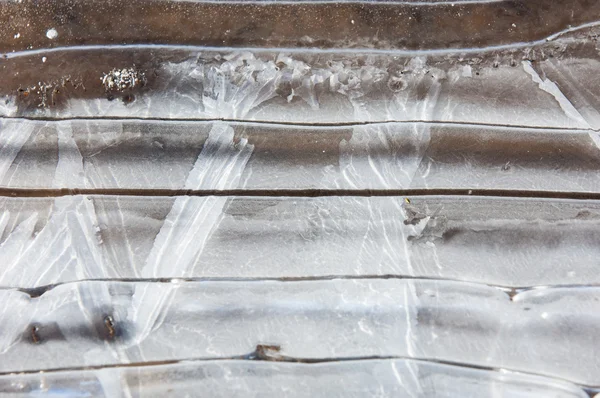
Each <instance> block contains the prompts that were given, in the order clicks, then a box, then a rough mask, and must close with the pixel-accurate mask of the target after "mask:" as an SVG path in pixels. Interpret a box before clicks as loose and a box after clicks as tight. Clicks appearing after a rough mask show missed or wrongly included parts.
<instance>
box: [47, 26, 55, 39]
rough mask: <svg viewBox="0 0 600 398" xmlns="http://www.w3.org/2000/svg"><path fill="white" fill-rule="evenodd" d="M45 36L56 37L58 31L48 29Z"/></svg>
mask: <svg viewBox="0 0 600 398" xmlns="http://www.w3.org/2000/svg"><path fill="white" fill-rule="evenodd" d="M46 37H47V38H49V39H50V40H52V39H56V38H57V37H58V32H57V31H56V29H54V28H51V29H48V31H47V32H46Z"/></svg>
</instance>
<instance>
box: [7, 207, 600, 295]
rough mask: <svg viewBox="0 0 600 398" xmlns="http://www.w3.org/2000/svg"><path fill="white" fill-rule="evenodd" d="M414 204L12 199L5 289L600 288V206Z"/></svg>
mask: <svg viewBox="0 0 600 398" xmlns="http://www.w3.org/2000/svg"><path fill="white" fill-rule="evenodd" d="M409 200H410V204H408V203H406V201H405V199H404V198H401V197H383V198H366V197H335V196H334V197H322V198H302V197H297V198H290V197H287V198H286V197H215V196H210V197H186V196H181V197H177V198H166V197H123V196H120V197H114V196H100V195H98V196H72V197H59V198H56V199H51V198H48V199H41V198H38V199H36V198H29V199H26V198H14V199H10V198H4V199H2V202H0V203H2V206H3V208H4V209H5V212H4V213H3V215H2V218H0V229H1V230H2V231H3V233H2V235H1V237H2V238H1V242H2V243H1V244H0V255H1V256H2V258H3V259H4V261H3V264H2V267H0V285H2V286H12V287H23V288H35V287H39V286H44V285H50V284H55V283H60V282H67V281H76V280H79V279H106V278H108V279H118V278H127V279H130V278H204V277H210V278H282V277H286V278H298V277H300V278H310V277H324V276H346V277H352V276H356V277H361V276H386V275H393V276H408V277H427V278H442V279H455V280H461V281H470V282H481V283H487V284H491V285H500V286H506V287H523V286H543V285H585V284H598V283H600V277H599V275H598V272H597V264H598V261H597V259H598V256H599V255H600V253H599V252H598V245H597V241H598V239H599V236H598V233H599V231H600V228H599V226H600V225H599V223H600V204H599V203H598V202H597V201H573V200H539V199H510V198H507V199H500V198H477V197H471V198H469V197H411V198H410V199H409ZM257 248H260V250H258V249H257Z"/></svg>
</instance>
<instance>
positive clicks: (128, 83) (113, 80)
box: [100, 66, 146, 92]
mask: <svg viewBox="0 0 600 398" xmlns="http://www.w3.org/2000/svg"><path fill="white" fill-rule="evenodd" d="M100 80H101V81H102V85H103V86H104V90H105V91H107V92H109V91H125V90H128V89H132V88H135V87H137V86H143V85H144V84H145V83H146V75H145V74H144V72H141V71H138V70H137V69H135V66H134V67H132V68H123V69H116V68H115V69H113V70H111V71H110V72H108V73H104V75H103V76H102V77H101V78H100Z"/></svg>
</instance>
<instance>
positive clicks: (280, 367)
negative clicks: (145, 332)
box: [0, 359, 587, 398]
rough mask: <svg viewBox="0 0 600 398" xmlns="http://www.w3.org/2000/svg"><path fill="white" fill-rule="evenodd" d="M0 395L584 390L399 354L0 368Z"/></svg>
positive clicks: (533, 393) (565, 393)
mask: <svg viewBox="0 0 600 398" xmlns="http://www.w3.org/2000/svg"><path fill="white" fill-rule="evenodd" d="M0 389H2V390H3V391H4V392H5V396H8V397H21V396H28V395H34V394H41V393H44V394H52V393H56V394H70V393H85V394H89V395H87V396H92V397H107V398H108V397H111V398H112V397H120V396H131V397H164V396H165V395H169V394H170V395H177V396H180V395H186V394H190V395H194V394H195V393H196V392H197V391H202V392H203V393H204V394H207V395H210V396H211V397H232V396H233V397H265V396H268V397H278V396H280V395H281V393H282V392H285V394H286V396H291V397H305V396H311V397H338V396H339V397H362V396H436V397H456V396H460V397H473V398H479V397H495V396H498V394H500V395H501V396H503V397H542V396H543V397H554V398H558V397H561V398H567V397H569V398H571V397H572V398H575V397H577V398H580V397H582V398H587V394H585V393H584V392H583V391H582V390H580V389H579V388H577V387H575V386H573V385H570V384H569V383H567V382H562V381H557V380H552V379H549V378H544V377H536V376H525V375H519V374H514V373H513V374H510V373H502V374H501V373H498V372H489V371H484V370H475V369H467V368H459V367H454V366H447V365H442V364H435V363H427V362H420V361H412V360H405V359H391V360H369V361H348V362H339V363H322V364H310V365H304V364H290V363H282V362H278V363H273V362H248V361H233V360H223V361H202V362H193V361H190V362H185V363H179V364H175V365H162V366H156V367H145V368H139V367H133V368H132V367H125V368H112V369H102V370H90V371H71V372H69V371H67V372H56V373H52V374H43V375H39V374H30V375H18V376H0Z"/></svg>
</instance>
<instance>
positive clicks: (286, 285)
mask: <svg viewBox="0 0 600 398" xmlns="http://www.w3.org/2000/svg"><path fill="white" fill-rule="evenodd" d="M0 294H1V295H2V303H3V306H4V308H5V310H4V311H3V312H2V315H1V316H2V321H3V324H5V325H6V324H7V325H9V327H7V328H4V329H3V331H2V334H1V335H0V342H1V344H2V346H1V350H2V352H3V354H2V355H3V358H4V359H5V360H4V361H3V362H2V364H0V369H1V371H2V372H9V371H19V370H36V369H39V368H49V369H52V368H73V367H84V366H99V365H108V364H126V363H139V362H146V361H149V362H153V361H165V360H177V359H193V358H198V359H200V358H230V357H242V356H244V355H246V354H250V353H252V352H253V351H254V350H255V347H257V346H260V345H269V346H273V347H277V348H276V349H272V350H274V351H276V352H275V353H271V354H269V355H274V356H276V357H277V356H281V357H291V358H301V359H307V360H310V359H323V358H332V359H342V358H350V359H352V358H361V357H365V358H368V357H380V356H383V357H386V356H391V357H409V358H420V359H429V360H441V361H451V362H454V363H459V364H467V365H477V366H485V367H490V368H508V369H512V370H518V371H522V372H531V373H537V374H542V375H547V376H555V377H558V378H563V379H568V380H571V381H574V382H577V383H581V384H585V385H593V384H594V383H595V381H596V380H597V379H598V375H599V372H600V364H599V363H598V358H597V355H596V352H595V350H596V347H597V344H596V343H597V341H596V338H595V333H594V331H595V330H597V329H598V327H599V325H598V322H600V318H598V314H599V313H600V301H599V300H598V294H599V292H598V289H597V288H581V289H578V288H570V289H559V288H551V289H541V290H532V291H526V292H524V293H520V294H517V295H516V296H514V297H513V298H512V301H511V300H510V299H509V296H508V295H507V294H506V293H504V292H502V291H500V290H498V289H497V288H493V287H486V286H482V285H471V284H466V283H458V282H440V281H417V280H413V281H408V280H362V281H359V280H328V281H306V282H277V281H273V282H269V281H256V282H186V283H181V284H178V283H169V282H167V283H143V282H138V283H125V282H113V283H111V282H79V283H74V284H67V285H61V286H58V287H56V288H54V289H52V290H50V291H47V292H45V293H44V294H43V295H41V296H40V297H36V298H30V297H29V295H27V294H26V293H21V292H17V291H11V290H4V291H2V292H0ZM265 297H268V298H269V300H265ZM467 303H468V305H467ZM9 308H10V309H11V310H8V309H9ZM16 309H18V310H19V313H21V314H23V315H22V316H21V317H19V318H18V319H12V315H11V314H12V311H14V310H16ZM7 310H8V311H7ZM7 317H8V318H7ZM9 319H11V321H10V322H7V321H8V320H9ZM575 325H576V326H575ZM484 347H485V348H484Z"/></svg>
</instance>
